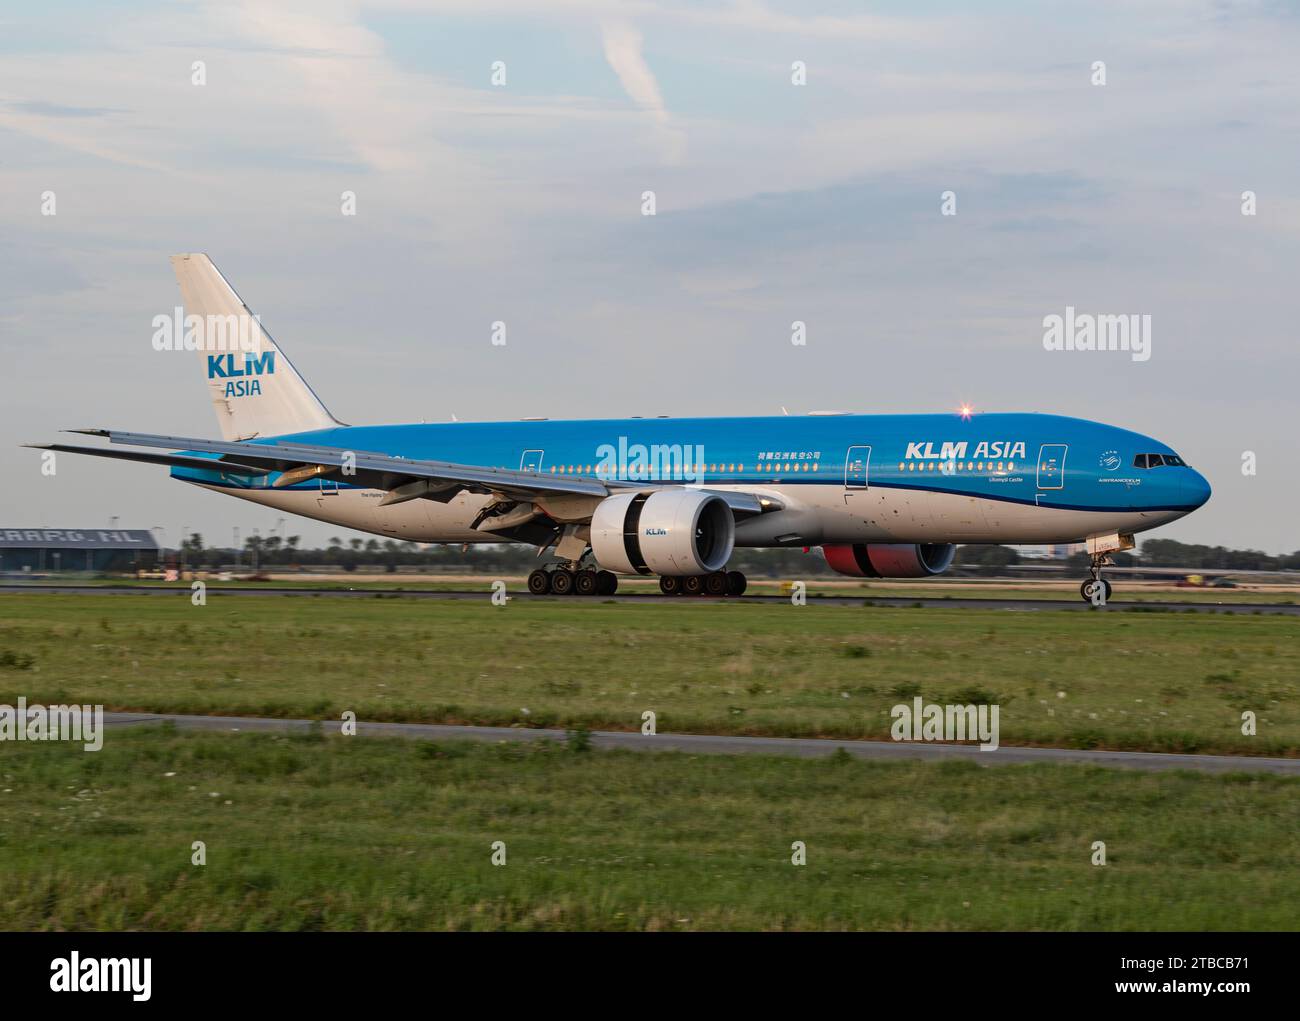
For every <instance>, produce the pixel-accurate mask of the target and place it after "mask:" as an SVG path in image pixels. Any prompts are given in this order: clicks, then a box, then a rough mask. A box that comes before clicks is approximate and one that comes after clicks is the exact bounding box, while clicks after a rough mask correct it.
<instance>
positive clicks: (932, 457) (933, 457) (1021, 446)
mask: <svg viewBox="0 0 1300 1021" xmlns="http://www.w3.org/2000/svg"><path fill="white" fill-rule="evenodd" d="M969 447H970V444H969V443H968V442H966V441H965V440H962V441H961V442H960V443H949V442H947V441H944V442H942V443H933V442H926V441H924V440H922V441H920V442H918V443H909V444H908V445H907V457H906V460H909V461H910V460H913V459H919V460H923V461H964V460H966V458H968V457H970V458H974V459H982V460H988V459H989V458H993V459H994V460H997V459H998V458H1000V457H1004V458H1024V456H1025V443H1024V441H1023V440H980V441H979V442H978V443H976V444H975V449H974V451H973V452H971V453H969V454H968V453H967V452H966V451H967V449H968V448H969Z"/></svg>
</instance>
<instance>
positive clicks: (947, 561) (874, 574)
mask: <svg viewBox="0 0 1300 1021" xmlns="http://www.w3.org/2000/svg"><path fill="white" fill-rule="evenodd" d="M956 552H957V547H956V546H954V545H952V544H951V543H879V542H873V543H860V542H855V543H853V544H852V545H851V546H823V547H822V556H824V557H825V558H826V563H828V564H830V565H831V567H832V568H833V569H834V570H836V571H838V572H839V573H840V574H847V575H850V576H852V577H854V578H928V577H929V576H930V575H932V574H943V572H944V571H946V570H948V568H949V567H950V566H951V565H952V558H953V556H954V555H955V554H956Z"/></svg>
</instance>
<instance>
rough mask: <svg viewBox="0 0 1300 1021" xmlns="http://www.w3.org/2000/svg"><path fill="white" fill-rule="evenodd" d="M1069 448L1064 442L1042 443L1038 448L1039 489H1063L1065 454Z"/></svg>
mask: <svg viewBox="0 0 1300 1021" xmlns="http://www.w3.org/2000/svg"><path fill="white" fill-rule="evenodd" d="M1069 449H1070V448H1069V447H1068V446H1066V445H1065V444H1064V443H1044V444H1043V445H1042V447H1040V448H1039V450H1038V488H1039V489H1063V488H1064V487H1065V455H1066V453H1067V452H1068V451H1069Z"/></svg>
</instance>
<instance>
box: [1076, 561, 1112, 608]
mask: <svg viewBox="0 0 1300 1021" xmlns="http://www.w3.org/2000/svg"><path fill="white" fill-rule="evenodd" d="M1114 562H1115V561H1113V560H1111V558H1110V557H1108V556H1107V555H1106V554H1105V553H1094V554H1093V555H1092V566H1091V567H1090V568H1089V569H1088V573H1089V574H1091V575H1092V577H1091V578H1089V579H1088V580H1087V581H1085V582H1084V583H1083V584H1082V585H1080V586H1079V595H1081V596H1083V601H1084V602H1085V603H1094V602H1095V603H1096V604H1099V605H1105V604H1106V603H1108V602H1110V582H1108V581H1107V580H1106V579H1105V578H1103V577H1102V576H1101V569H1102V568H1103V567H1108V566H1110V565H1112V564H1114ZM1097 595H1100V598H1099V599H1096V600H1094V596H1097Z"/></svg>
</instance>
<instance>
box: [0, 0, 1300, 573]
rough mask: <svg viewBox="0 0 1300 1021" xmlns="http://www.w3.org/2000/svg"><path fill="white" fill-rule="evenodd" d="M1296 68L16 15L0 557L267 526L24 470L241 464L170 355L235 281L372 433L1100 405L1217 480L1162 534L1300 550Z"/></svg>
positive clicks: (1058, 31)
mask: <svg viewBox="0 0 1300 1021" xmlns="http://www.w3.org/2000/svg"><path fill="white" fill-rule="evenodd" d="M1297 53H1300V8H1298V7H1297V5H1296V4H1293V3H1283V2H1276V0H1268V2H1230V0H1225V2H1210V3H1199V2H1194V0H1189V2H1177V3H1175V2H1166V0H1152V2H1148V3H1143V4H1140V5H1135V4H1129V3H1118V2H1115V3H1111V2H1104V0H1103V2H1096V3H1087V4H1083V3H1076V4H1064V3H1051V2H1047V3H1041V2H1040V3H1014V2H1006V3H997V2H991V3H987V4H979V5H974V4H969V3H943V2H939V3H932V4H926V5H916V4H910V3H902V2H898V3H883V4H867V3H826V4H817V3H802V2H788V3H786V2H736V3H720V2H708V0H705V2H687V0H680V2H676V0H675V2H662V3H661V2H657V0H629V2H625V3H616V2H601V0H597V2H580V0H551V2H547V3H535V2H528V3H525V2H521V0H520V2H516V0H451V2H446V3H423V2H416V0H377V2H367V0H356V2H339V0H323V2H311V3H273V2H224V0H223V2H219V3H218V2H213V3H209V2H188V3H184V2H182V3H148V2H128V3H120V4H112V5H101V4H95V3H88V2H82V3H64V2H59V0H47V2H44V3H41V4H31V5H17V4H11V5H7V6H5V7H4V8H0V355H3V364H4V369H3V372H0V398H2V402H3V403H2V405H0V441H2V442H0V477H3V479H4V480H5V481H4V485H3V487H0V525H3V526H5V527H40V526H45V527H52V528H59V527H86V526H89V527H104V526H107V525H108V524H109V522H110V520H112V519H113V518H117V519H119V520H118V523H119V524H120V525H121V526H122V527H143V528H149V527H156V528H160V529H161V530H162V531H161V532H160V533H159V534H160V535H161V537H162V538H163V540H164V542H165V543H166V544H168V545H175V543H176V541H177V537H178V536H179V535H180V533H181V530H182V528H184V529H186V530H187V531H199V532H202V533H203V534H204V535H205V537H206V538H207V539H208V541H209V543H216V542H229V541H231V535H232V529H233V528H235V527H239V528H241V530H242V533H243V534H244V535H245V536H247V535H249V534H251V533H252V530H253V529H255V528H257V529H260V530H261V531H262V532H263V533H264V534H265V533H268V532H270V531H271V530H273V529H275V528H276V525H277V523H278V522H277V519H278V517H279V516H278V515H277V514H276V513H275V512H273V511H268V510H265V509H260V508H258V507H256V506H255V505H252V504H248V503H245V502H243V501H238V500H232V499H228V498H224V497H222V496H219V495H217V494H211V493H207V492H204V491H201V490H197V489H195V488H193V487H190V486H186V485H184V484H182V483H178V482H174V481H171V480H169V479H168V478H167V477H166V473H165V471H164V470H163V469H156V468H153V467H150V466H145V465H123V464H116V463H112V462H106V461H104V462H101V461H98V460H95V459H90V458H75V457H73V456H71V455H65V456H63V457H61V458H60V459H59V460H58V462H57V472H56V474H55V475H54V476H52V477H51V476H47V475H43V474H42V473H41V460H40V455H39V453H38V452H36V451H33V450H27V449H24V448H22V447H21V446H20V445H21V444H22V443H25V442H50V441H55V440H58V439H61V438H62V439H65V440H66V439H67V437H59V436H58V435H57V434H58V430H60V429H67V428H78V427H106V428H115V429H127V430H134V431H141V432H153V433H169V434H176V435H181V436H215V435H216V423H215V421H214V420H213V413H212V410H211V408H210V406H209V404H208V400H207V396H206V389H205V385H204V378H203V369H202V363H201V358H200V356H199V355H197V354H194V353H192V352H167V351H163V352H159V351H155V350H154V349H153V347H152V345H151V343H150V339H151V337H152V335H153V326H152V323H153V319H154V317H155V316H157V315H159V314H170V312H171V310H172V308H173V307H174V306H175V305H176V304H178V302H179V292H178V289H177V286H176V282H175V278H174V277H173V275H172V273H171V269H170V266H169V264H168V261H167V257H168V256H169V255H171V254H173V253H177V252H198V251H202V252H207V253H208V254H209V255H210V256H211V257H212V259H213V260H214V262H216V264H217V265H218V266H219V267H220V268H221V270H222V272H223V273H224V274H225V275H226V277H227V278H228V279H229V280H230V281H231V283H232V284H233V285H234V287H235V288H236V289H237V290H238V291H239V293H240V295H241V296H242V297H243V298H244V300H245V301H246V302H247V303H248V304H249V306H250V307H251V308H252V310H253V311H254V312H256V313H258V314H259V315H260V317H261V321H262V323H263V325H264V326H265V327H266V328H267V329H268V331H269V332H270V333H271V335H272V336H274V337H275V339H276V341H277V342H278V343H279V344H280V345H281V346H282V347H283V348H284V350H285V351H286V352H287V353H288V355H289V356H290V357H291V358H292V359H293V361H294V363H295V365H296V367H297V368H298V369H299V371H301V372H302V373H303V375H304V376H305V377H306V378H307V379H308V380H309V382H310V383H311V385H312V387H313V388H314V389H315V391H316V392H317V393H318V394H319V395H320V396H321V398H322V399H323V400H324V402H325V404H326V405H327V406H328V407H329V408H330V410H331V411H332V412H333V413H334V414H335V415H336V416H337V417H338V418H340V419H342V420H343V421H346V422H352V423H379V422H400V421H415V422H418V421H430V422H435V421H449V420H451V419H452V418H453V416H454V417H455V418H456V419H458V420H460V421H471V420H483V421H487V420H497V419H515V418H521V417H527V416H543V415H544V416H549V417H552V418H566V417H572V418H588V417H590V418H599V417H613V416H621V415H634V414H642V415H659V414H668V415H750V414H753V415H765V414H775V413H780V410H781V409H782V408H785V409H788V411H789V412H790V413H791V414H798V413H802V412H806V411H810V410H819V409H843V410H852V411H857V412H863V413H873V412H880V413H909V412H916V413H921V412H943V411H949V410H954V409H956V408H957V407H959V406H960V405H962V404H966V403H968V404H970V405H971V406H972V407H973V408H974V409H975V411H976V413H979V412H993V411H1042V412H1053V413H1059V414H1067V415H1077V416H1080V417H1084V418H1090V419H1096V420H1100V421H1103V422H1108V423H1111V424H1114V425H1119V426H1123V427H1126V428H1131V429H1135V430H1138V431H1140V432H1143V433H1146V434H1148V435H1152V436H1155V437H1157V438H1159V439H1160V440H1162V441H1163V442H1166V443H1168V444H1169V445H1170V446H1172V447H1173V449H1175V450H1177V451H1178V452H1179V453H1180V454H1181V455H1182V456H1183V457H1184V458H1185V459H1186V460H1187V461H1188V462H1189V463H1191V464H1193V465H1194V466H1195V467H1197V468H1198V469H1199V470H1200V471H1201V472H1202V473H1203V474H1205V476H1206V477H1207V478H1208V479H1209V480H1210V482H1211V484H1212V485H1213V487H1214V496H1213V498H1212V499H1211V501H1210V503H1209V504H1207V505H1206V506H1205V507H1203V508H1202V509H1201V510H1199V511H1197V512H1196V513H1194V514H1192V515H1190V516H1188V517H1186V518H1184V519H1182V520H1181V521H1178V522H1176V523H1174V524H1173V525H1170V526H1167V527H1165V528H1163V529H1160V530H1159V531H1157V532H1155V533H1150V534H1151V535H1153V536H1156V537H1160V538H1172V539H1179V540H1182V541H1185V542H1201V543H1209V544H1213V545H1219V544H1222V545H1227V546H1232V547H1251V548H1257V549H1263V550H1266V551H1268V552H1271V553H1279V552H1290V551H1293V550H1295V549H1297V548H1300V527H1298V525H1297V522H1298V521H1300V516H1298V515H1297V514H1296V507H1297V505H1300V482H1298V481H1297V458H1296V454H1295V446H1296V444H1295V434H1296V411H1297V404H1298V403H1300V402H1297V399H1296V383H1297V368H1300V343H1298V341H1300V337H1298V336H1297V326H1296V324H1297V322H1300V314H1298V313H1300V307H1298V304H1300V299H1298V292H1300V284H1298V283H1297V280H1296V276H1297V272H1296V271H1297V266H1300V259H1298V258H1297V256H1298V255H1300V190H1298V189H1300V184H1298V183H1297V178H1296V169H1297V167H1300V102H1298V100H1300V61H1297V60H1296V59H1295V55H1296V54H1297ZM196 62H201V70H202V74H201V76H200V75H198V73H197V72H196V69H195V65H196ZM797 62H798V63H797ZM1099 64H1100V65H1101V66H1099ZM797 67H801V68H802V69H803V70H802V78H803V84H796V79H798V78H800V72H799V71H798V70H797ZM1103 73H1104V84H1102V83H1099V81H1098V79H1099V76H1100V75H1101V74H1103ZM198 77H201V78H202V81H201V82H199V83H196V79H197V78H198ZM502 79H504V80H502ZM648 191H649V192H653V193H654V198H655V214H654V215H653V216H647V215H644V212H643V210H644V208H645V204H644V200H643V195H644V193H645V192H648ZM344 192H352V193H353V194H354V195H355V215H344V213H343V201H342V196H343V193H344ZM948 192H951V193H952V195H953V198H952V199H951V200H950V201H949V203H948V211H949V212H952V211H953V209H954V208H955V213H954V214H953V215H945V211H944V198H943V197H944V195H945V193H948ZM1247 192H1250V193H1252V195H1253V203H1254V208H1253V212H1252V213H1251V215H1246V213H1245V212H1244V211H1243V210H1244V209H1246V208H1248V205H1247V200H1246V199H1245V198H1244V197H1243V196H1244V194H1245V193H1247ZM48 193H53V196H52V200H53V207H52V208H51V205H50V196H49V194H48ZM954 203H955V207H954ZM51 213H52V215H50V214H51ZM1067 306H1070V307H1074V308H1075V309H1076V310H1077V311H1078V312H1081V313H1091V314H1098V315H1121V314H1138V315H1149V316H1150V317H1151V324H1152V325H1151V355H1150V358H1149V359H1148V360H1145V361H1138V360H1134V359H1133V358H1132V357H1131V355H1130V354H1129V353H1127V352H1123V351H1059V350H1047V349H1046V348H1045V346H1044V343H1043V335H1044V318H1045V317H1047V316H1050V315H1062V314H1064V311H1065V309H1066V307H1067ZM796 321H798V322H803V323H805V324H806V343H804V344H802V345H796V344H793V343H791V332H792V323H794V322H796ZM496 322H503V323H505V324H506V327H507V333H506V343H505V344H504V345H502V344H493V343H492V330H493V323H496ZM1248 453H1249V454H1250V455H1253V458H1251V460H1253V473H1252V472H1248V471H1244V470H1243V464H1244V462H1245V460H1246V459H1247V454H1248ZM449 459H452V458H449ZM1247 467H1249V466H1247ZM283 528H284V531H285V533H286V534H291V535H293V534H296V535H300V536H302V538H303V542H304V544H306V545H313V544H316V543H323V542H325V541H327V539H328V537H330V536H332V535H339V534H341V533H340V529H338V528H337V527H334V526H330V525H325V524H319V523H315V522H310V521H307V520H305V519H298V518H295V519H292V520H291V521H289V522H287V523H284V525H283ZM343 534H347V533H343Z"/></svg>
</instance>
